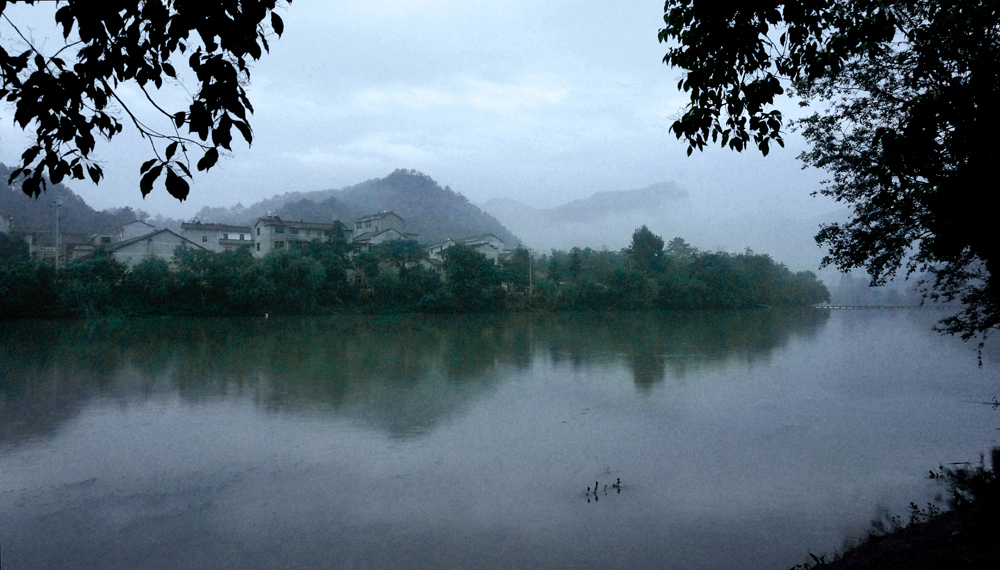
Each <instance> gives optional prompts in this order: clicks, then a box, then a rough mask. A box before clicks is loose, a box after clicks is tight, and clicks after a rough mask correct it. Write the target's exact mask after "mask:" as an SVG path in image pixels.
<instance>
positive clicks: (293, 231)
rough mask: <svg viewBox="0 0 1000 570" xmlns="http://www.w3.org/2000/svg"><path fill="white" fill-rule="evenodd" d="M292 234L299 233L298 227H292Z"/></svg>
mask: <svg viewBox="0 0 1000 570" xmlns="http://www.w3.org/2000/svg"><path fill="white" fill-rule="evenodd" d="M292 235H296V236H297V235H299V228H292Z"/></svg>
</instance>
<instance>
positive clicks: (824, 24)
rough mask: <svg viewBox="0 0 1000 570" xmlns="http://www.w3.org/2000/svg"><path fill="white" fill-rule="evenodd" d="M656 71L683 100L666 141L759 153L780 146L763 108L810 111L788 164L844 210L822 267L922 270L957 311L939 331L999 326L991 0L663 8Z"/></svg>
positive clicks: (995, 16) (999, 42)
mask: <svg viewBox="0 0 1000 570" xmlns="http://www.w3.org/2000/svg"><path fill="white" fill-rule="evenodd" d="M664 23H665V26H664V28H663V29H661V30H660V41H662V42H665V43H667V44H668V46H669V47H668V49H667V53H666V56H665V57H664V62H665V63H667V64H669V65H672V66H675V67H679V68H681V69H683V70H684V71H685V72H686V73H685V76H684V77H683V79H682V80H681V81H680V83H679V87H680V88H681V89H682V90H683V91H685V92H687V93H688V94H689V96H690V99H689V102H688V104H687V106H686V107H685V109H684V111H683V113H682V115H681V117H680V118H679V119H677V120H676V121H675V122H674V123H673V124H672V125H671V131H672V132H674V134H676V135H677V137H678V138H683V139H684V140H686V141H687V143H688V153H689V154H690V153H691V152H692V151H693V150H694V149H698V150H701V149H703V148H704V147H705V146H706V145H708V144H713V143H717V144H721V145H722V146H723V147H726V146H728V147H729V148H731V149H733V150H736V151H742V150H744V149H746V148H748V147H749V146H750V145H751V144H752V145H753V146H755V147H756V148H757V149H758V150H759V151H760V152H761V153H762V154H764V155H767V154H768V152H769V150H770V144H771V143H777V144H779V145H783V144H784V143H783V140H782V136H783V132H782V127H783V125H784V117H783V116H782V114H781V112H780V111H778V110H776V109H774V108H773V105H774V102H775V98H776V97H777V96H779V95H781V94H782V93H786V92H787V93H788V94H790V95H791V96H793V97H795V98H798V99H799V101H800V105H803V106H809V105H817V106H818V107H819V109H818V110H817V111H816V112H814V113H813V114H812V115H810V116H808V117H806V118H805V119H803V120H801V121H799V122H798V127H800V128H801V130H802V133H803V135H804V136H805V138H806V141H807V142H808V143H809V144H810V145H811V148H810V149H809V150H807V151H806V152H803V153H802V154H801V155H800V158H801V159H802V160H803V161H804V163H805V164H806V165H808V166H814V167H817V168H822V169H825V170H826V171H828V172H829V173H830V174H831V179H830V180H829V181H827V182H826V183H825V185H824V186H823V187H822V188H821V189H820V190H819V192H820V193H821V194H824V195H827V196H831V197H833V198H834V199H836V200H838V201H841V202H844V203H846V204H847V205H849V206H850V207H851V209H852V217H851V219H850V220H849V221H848V222H846V223H843V224H830V225H826V226H823V227H822V228H821V230H820V232H819V234H818V235H817V241H818V242H820V243H821V244H825V245H826V246H827V247H829V255H828V256H827V257H826V258H825V259H824V261H823V264H824V265H835V266H836V267H838V268H839V269H842V270H845V271H846V270H849V269H852V268H865V269H866V270H867V271H868V273H869V275H870V276H871V278H872V282H873V283H874V284H881V283H884V282H885V281H886V280H887V279H889V278H891V277H892V276H893V275H895V273H896V272H897V271H898V270H899V269H900V268H905V270H906V271H907V274H910V273H912V272H914V271H921V270H927V271H930V273H931V275H932V276H933V278H932V279H931V280H929V281H928V282H927V283H925V284H924V285H925V292H926V293H927V294H929V295H930V296H931V297H942V298H945V299H959V300H961V301H962V302H963V304H964V309H963V311H962V312H961V313H959V314H958V315H956V316H953V317H950V318H948V319H945V320H944V321H942V325H943V326H942V330H944V331H947V332H950V333H957V334H961V335H962V336H963V338H966V339H968V338H971V337H973V336H976V335H982V336H984V337H985V335H987V334H988V333H989V332H991V331H993V330H995V329H996V328H997V327H998V326H1000V281H998V279H1000V277H998V276H1000V240H997V239H996V237H995V235H994V231H993V220H992V218H993V216H992V209H991V208H988V207H986V205H987V201H986V198H987V191H988V189H989V188H990V187H991V186H990V184H989V183H988V182H985V181H988V180H990V179H992V169H993V168H994V165H995V164H996V163H997V159H998V156H997V154H998V148H1000V147H998V145H997V144H996V141H995V136H996V135H995V133H996V132H998V130H1000V108H998V106H997V104H996V102H997V101H1000V2H998V1H997V0H838V1H834V0H822V1H819V2H808V3H804V2H779V1H777V0H748V1H747V2H742V3H739V4H717V3H709V2H703V1H699V0H667V2H666V4H665V5H664Z"/></svg>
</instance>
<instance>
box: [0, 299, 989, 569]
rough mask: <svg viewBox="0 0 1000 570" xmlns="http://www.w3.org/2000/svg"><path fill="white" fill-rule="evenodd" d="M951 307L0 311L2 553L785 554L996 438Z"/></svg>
mask: <svg viewBox="0 0 1000 570" xmlns="http://www.w3.org/2000/svg"><path fill="white" fill-rule="evenodd" d="M940 316H941V315H939V314H937V312H934V311H895V312H868V311H845V312H839V311H834V312H825V311H812V310H810V311H798V312H780V311H747V312H734V313H712V312H698V313H671V314H584V315H573V314H555V315H551V314H549V315H541V316H536V315H514V316H511V317H500V316H488V317H484V316H460V317H441V318H435V317H417V316H414V317H402V318H398V317H397V318H389V317H371V316H366V317H336V318H288V319H273V318H272V319H268V320H263V319H156V320H127V321H111V322H101V323H95V322H82V321H63V322H13V323H12V322H6V323H0V497H2V499H0V546H2V548H3V556H4V567H5V568H7V567H8V565H9V567H10V568H15V569H16V568H66V567H73V568H109V567H144V568H154V569H155V568H284V567H318V568H342V567H356V568H376V567H408V568H442V567H483V568H509V567H532V568H608V567H620V568H647V567H670V568H732V567H743V568H787V567H789V566H791V565H793V564H795V563H797V562H802V561H804V560H805V558H806V555H807V553H808V552H810V551H812V552H817V553H818V552H824V551H831V550H835V549H837V548H839V547H840V546H841V544H842V542H843V540H844V539H845V537H848V536H852V535H853V536H859V535H863V534H864V533H866V532H867V529H868V525H869V522H870V520H871V519H872V518H873V517H875V516H878V515H879V514H880V513H881V512H888V513H890V514H902V513H904V511H905V510H906V506H907V504H908V503H909V502H910V501H915V502H917V503H921V504H922V503H925V502H927V501H933V500H934V498H935V495H936V494H937V493H939V492H940V491H941V489H940V488H939V487H936V486H935V484H934V483H933V482H931V481H928V480H926V479H925V478H924V475H925V474H926V472H927V470H928V469H932V468H936V467H937V465H938V464H939V463H942V462H949V461H966V460H976V459H977V458H978V454H979V453H980V452H981V451H985V450H987V449H988V448H989V446H990V445H993V444H996V443H997V435H996V434H997V433H1000V432H997V431H996V430H995V429H994V428H995V427H996V426H997V425H1000V417H998V416H997V413H998V412H994V411H992V410H991V409H990V406H987V405H984V404H983V403H982V402H985V401H989V400H990V399H991V398H992V397H994V396H996V395H997V394H998V393H1000V390H998V384H997V379H998V374H997V372H998V370H1000V367H998V365H997V361H996V359H995V358H993V355H992V354H991V353H987V354H986V355H985V362H984V366H983V368H977V366H976V358H975V352H974V350H973V347H970V346H968V345H964V344H962V343H961V342H957V341H955V339H949V338H941V337H938V336H937V335H936V334H935V333H933V332H932V331H931V330H930V326H931V324H932V323H933V321H934V319H935V318H939V317H940ZM616 479H620V480H621V484H622V487H621V492H616V490H615V489H614V488H613V487H612V486H611V485H612V484H613V483H614V482H615V480H616ZM595 481H597V482H599V487H598V493H597V495H596V496H594V495H593V493H592V492H591V493H590V494H588V493H587V488H588V487H593V485H594V482H595ZM603 485H608V489H609V491H608V494H606V495H605V494H604V493H605V491H604V490H603ZM592 490H593V489H591V491H592Z"/></svg>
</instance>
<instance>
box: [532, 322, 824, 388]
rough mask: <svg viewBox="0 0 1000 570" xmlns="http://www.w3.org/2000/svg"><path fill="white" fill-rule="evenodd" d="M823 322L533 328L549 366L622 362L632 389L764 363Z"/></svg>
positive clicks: (557, 324)
mask: <svg viewBox="0 0 1000 570" xmlns="http://www.w3.org/2000/svg"><path fill="white" fill-rule="evenodd" d="M828 318H829V312H828V311H817V310H788V311H778V310H761V311H732V312H718V311H678V312H668V313H605V314H597V315H593V314H591V315H579V316H576V317H570V318H560V316H558V315H557V316H555V318H549V316H546V317H545V318H544V319H543V320H541V321H538V322H536V323H535V324H536V329H537V330H538V331H539V333H538V334H537V335H536V340H538V339H541V341H542V342H543V343H544V346H542V347H541V348H544V349H545V350H546V351H547V353H548V355H549V358H551V359H552V361H553V362H554V363H556V364H560V363H562V362H564V361H568V362H569V363H570V364H571V365H572V366H573V367H574V368H577V369H581V368H586V367H589V366H603V365H606V364H608V363H609V362H612V361H615V360H620V359H624V361H625V362H626V363H627V364H628V366H629V368H631V370H632V373H633V378H634V380H635V383H636V385H637V386H640V387H649V386H652V385H653V384H656V383H658V382H661V381H663V380H664V379H665V378H667V377H668V376H671V377H677V378H683V377H684V376H685V375H686V374H688V373H689V372H694V371H702V370H705V369H706V368H722V367H726V366H731V365H733V364H736V363H742V364H745V365H748V366H753V365H754V364H755V363H758V362H763V363H766V362H767V361H768V360H769V358H770V356H771V355H772V354H773V352H774V351H775V350H776V349H778V348H780V347H781V346H783V345H784V344H786V343H787V342H789V341H790V340H791V339H793V338H797V337H799V338H808V337H812V336H815V335H816V334H817V333H818V332H819V330H820V329H821V327H822V326H823V325H824V324H825V323H826V321H827V319H828Z"/></svg>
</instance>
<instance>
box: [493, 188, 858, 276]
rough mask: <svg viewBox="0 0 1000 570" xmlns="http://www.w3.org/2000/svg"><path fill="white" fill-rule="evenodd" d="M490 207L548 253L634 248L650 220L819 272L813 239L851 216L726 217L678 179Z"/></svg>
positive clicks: (695, 241)
mask: <svg viewBox="0 0 1000 570" xmlns="http://www.w3.org/2000/svg"><path fill="white" fill-rule="evenodd" d="M483 209H484V210H486V211H487V212H489V213H490V214H493V216H495V217H496V218H497V219H498V220H500V222H501V223H503V224H504V225H505V226H506V227H507V228H508V229H510V230H511V231H512V232H514V233H515V234H516V235H517V236H518V237H520V238H521V239H522V240H523V241H524V243H525V244H526V245H527V246H529V247H531V248H533V249H537V250H539V251H541V252H546V251H548V250H550V249H564V250H568V249H570V248H572V247H580V248H584V247H590V248H593V249H601V248H604V247H607V248H608V249H611V250H618V249H621V248H623V247H627V246H628V245H629V243H630V241H631V239H632V232H633V231H634V230H635V229H636V228H638V227H640V226H643V225H645V226H646V227H648V228H649V229H650V230H651V231H653V233H655V234H657V235H660V236H662V237H663V238H664V239H665V240H667V241H669V240H670V239H672V238H674V237H678V236H679V237H682V238H684V239H685V240H687V241H688V242H689V243H691V244H692V245H694V246H696V247H698V248H700V249H706V250H711V251H730V252H739V251H743V250H745V249H746V248H748V247H749V248H751V249H753V250H754V251H757V252H760V253H768V254H770V255H771V257H772V258H774V259H776V260H778V261H781V262H783V263H785V264H786V265H788V266H789V267H790V268H791V269H794V270H797V271H798V270H804V269H805V270H810V271H814V272H815V271H816V270H817V268H818V267H819V263H820V261H821V259H822V257H823V251H822V250H821V249H820V248H819V247H817V246H816V242H815V240H814V239H813V236H814V235H815V234H816V232H817V230H818V229H819V225H820V224H821V223H824V222H832V221H839V220H843V219H846V211H845V212H831V213H829V214H827V215H823V216H818V217H817V216H812V217H796V216H794V215H790V214H788V213H780V212H776V211H769V210H768V209H766V208H760V209H758V210H756V211H744V212H740V213H732V214H728V215H723V216H720V215H719V213H718V212H719V210H718V208H711V207H708V206H706V205H705V204H702V203H700V202H699V200H698V197H697V196H693V195H691V194H689V193H688V192H687V191H686V190H684V189H683V188H681V187H679V186H678V185H676V184H674V183H673V182H664V183H659V184H653V185H651V186H647V187H646V188H641V189H636V190H624V191H611V192H599V193H596V194H594V195H592V196H591V197H589V198H586V199H583V200H575V201H573V202H569V203H566V204H562V205H560V206H556V207H552V208H544V209H539V208H533V207H531V206H528V205H526V204H522V203H520V202H518V201H516V200H511V199H495V200H489V201H487V202H486V203H484V204H483Z"/></svg>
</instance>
